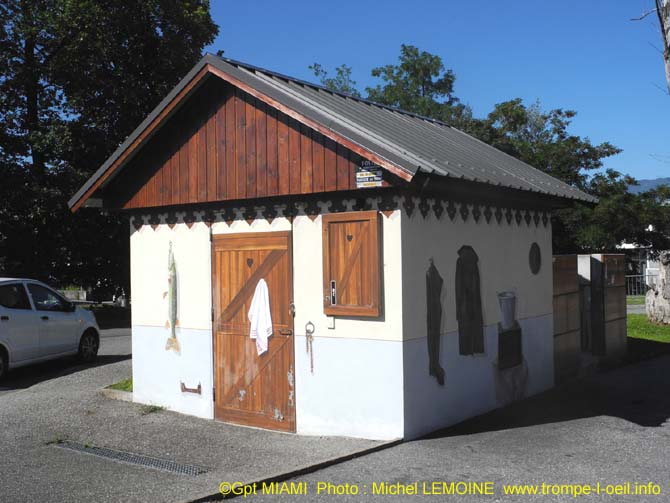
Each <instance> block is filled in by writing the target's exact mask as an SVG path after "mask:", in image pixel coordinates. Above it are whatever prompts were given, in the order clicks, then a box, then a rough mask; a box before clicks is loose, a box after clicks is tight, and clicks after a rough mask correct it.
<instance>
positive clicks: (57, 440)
mask: <svg viewBox="0 0 670 503" xmlns="http://www.w3.org/2000/svg"><path fill="white" fill-rule="evenodd" d="M66 440H67V439H66V438H65V437H63V436H61V435H56V436H55V437H54V438H52V439H51V440H47V441H46V442H45V443H44V445H58V444H62V443H63V442H65V441H66Z"/></svg>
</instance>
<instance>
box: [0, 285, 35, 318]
mask: <svg viewBox="0 0 670 503" xmlns="http://www.w3.org/2000/svg"><path fill="white" fill-rule="evenodd" d="M3 286H18V287H19V288H22V289H23V295H24V296H25V300H26V301H27V302H28V306H27V307H7V306H4V305H2V304H0V309H10V310H14V311H34V308H33V303H32V298H31V297H30V292H28V289H27V288H26V285H25V284H24V283H23V282H22V281H12V282H6V283H2V284H0V288H1V287H3Z"/></svg>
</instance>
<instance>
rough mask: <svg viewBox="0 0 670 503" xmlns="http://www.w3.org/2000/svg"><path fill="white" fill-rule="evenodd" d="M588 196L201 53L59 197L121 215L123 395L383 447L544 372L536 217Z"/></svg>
mask: <svg viewBox="0 0 670 503" xmlns="http://www.w3.org/2000/svg"><path fill="white" fill-rule="evenodd" d="M592 200H593V199H592V198H591V197H590V196H588V195H586V194H584V193H583V192H580V191H579V190H577V189H575V188H573V187H571V186H569V185H566V184H565V183H563V182H560V181H558V180H556V179H554V178H552V177H551V176H549V175H547V174H545V173H543V172H540V171H538V170H536V169H534V168H533V167H531V166H529V165H527V164H525V163H523V162H521V161H519V160H518V159H515V158H513V157H510V156H508V155H507V154H505V153H503V152H500V151H499V150H496V149H495V148H493V147H491V146H489V145H487V144H485V143H483V142H481V141H479V140H477V139H475V138H473V137H471V136H469V135H467V134H465V133H463V132H461V131H459V130H457V129H455V128H453V127H450V126H449V125H447V124H444V123H442V122H439V121H436V120H432V119H430V118H426V117H421V116H418V115H415V114H412V113H408V112H405V111H402V110H398V109H395V108H391V107H387V106H383V105H379V104H377V103H372V102H369V101H366V100H362V99H359V98H355V97H352V96H349V95H345V94H341V93H338V92H334V91H331V90H328V89H325V88H323V87H320V86H317V85H314V84H311V83H308V82H303V81H300V80H297V79H293V78H290V77H287V76H284V75H281V74H278V73H274V72H271V71H268V70H265V69H261V68H257V67H254V66H251V65H248V64H244V63H240V62H236V61H233V60H229V59H224V58H220V57H217V56H212V55H207V56H205V57H204V58H203V59H202V60H201V61H200V62H199V63H198V64H197V65H196V66H195V67H194V68H193V69H192V70H191V72H190V73H189V74H188V75H186V77H184V79H183V80H182V81H181V82H180V83H179V84H178V85H177V86H176V87H175V88H174V90H173V91H172V92H171V93H170V94H169V95H168V96H167V97H166V98H165V99H164V100H163V101H162V102H161V103H160V104H159V105H158V106H157V107H156V109H155V110H154V111H153V112H152V113H151V114H150V115H149V116H148V117H147V118H146V120H145V121H144V122H142V124H140V125H139V126H138V128H137V129H136V130H135V131H134V132H133V133H132V134H131V135H130V136H129V137H128V138H127V140H126V141H125V142H124V143H123V144H122V145H121V146H120V147H119V148H118V150H117V151H116V152H114V153H113V155H112V156H111V157H110V158H109V159H108V160H107V161H106V162H105V163H104V164H103V165H102V166H101V167H100V169H99V170H98V171H97V172H96V173H95V174H94V175H93V176H92V177H91V178H90V179H89V180H88V181H87V182H86V184H85V185H84V186H83V187H82V188H81V189H80V190H79V191H78V192H77V194H75V195H74V196H73V198H72V199H71V200H70V207H71V209H72V210H73V211H77V210H78V209H79V208H80V207H82V206H83V205H89V206H95V207H101V208H103V209H106V210H109V211H119V212H123V213H125V214H127V215H128V217H129V221H130V226H129V227H130V233H131V237H130V248H131V249H130V256H131V293H132V346H133V362H132V368H133V383H134V400H135V401H137V402H141V403H147V404H156V405H161V406H164V407H167V408H169V409H171V410H175V411H178V412H182V413H184V414H191V415H195V416H199V417H203V418H210V419H215V420H219V421H225V422H230V423H236V424H243V425H248V426H255V427H261V428H268V429H273V430H282V431H287V432H295V433H298V434H309V435H341V436H351V437H364V438H373V439H394V438H414V437H417V436H419V435H422V434H425V433H428V432H430V431H433V430H435V429H438V428H441V427H445V426H449V425H452V424H454V423H457V422H459V421H462V420H464V419H467V418H469V417H472V416H475V415H478V414H482V413H484V412H487V411H490V410H492V409H494V408H497V407H500V406H503V405H506V404H508V403H510V402H511V401H514V400H518V399H521V398H523V397H526V396H530V395H533V394H536V393H539V392H541V391H544V390H546V389H548V388H551V387H552V386H553V385H554V342H553V332H554V331H553V308H552V262H551V257H552V244H551V243H552V240H551V221H550V216H551V211H552V210H553V209H555V208H558V207H562V206H566V205H569V204H571V203H572V202H574V201H584V202H589V201H592ZM256 331H257V332H258V334H257V333H256ZM268 334H269V335H268ZM252 335H256V338H252V337H251V336H252ZM263 344H265V346H264V347H261V346H262V345H263Z"/></svg>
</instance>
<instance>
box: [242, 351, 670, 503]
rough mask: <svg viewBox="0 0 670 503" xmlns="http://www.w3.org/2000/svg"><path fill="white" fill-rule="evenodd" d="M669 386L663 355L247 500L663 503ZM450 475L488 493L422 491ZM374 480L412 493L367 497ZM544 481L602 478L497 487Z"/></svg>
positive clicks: (669, 465)
mask: <svg viewBox="0 0 670 503" xmlns="http://www.w3.org/2000/svg"><path fill="white" fill-rule="evenodd" d="M668 389H670V356H663V357H658V358H655V359H652V360H647V361H644V362H641V363H638V364H635V365H629V366H626V367H622V368H619V369H615V370H612V371H608V372H605V373H603V374H599V375H597V376H594V377H591V378H589V379H585V380H582V381H576V382H573V383H570V384H568V385H566V386H563V387H561V388H558V389H555V390H552V391H549V392H547V393H544V394H542V395H539V396H536V397H533V398H530V399H527V400H524V401H522V402H518V403H516V404H513V405H511V406H509V407H506V408H504V409H500V410H498V411H494V412H492V413H490V414H487V415H485V416H481V417H479V418H475V419H473V420H470V421H467V422H465V423H462V424H460V425H457V426H456V427H453V428H449V429H447V430H444V431H441V432H438V433H435V434H434V435H432V436H430V437H429V438H425V439H421V440H417V441H413V442H406V443H403V444H401V445H398V446H396V447H393V448H390V449H385V450H382V451H379V452H376V453H374V454H370V455H367V456H364V457H361V458H358V459H355V460H352V461H348V462H346V463H341V464H338V465H334V466H331V467H329V468H326V469H323V470H319V471H318V472H314V473H311V474H308V475H305V476H302V477H297V478H292V479H289V480H288V481H286V482H287V484H288V485H287V486H284V487H285V489H286V490H291V489H290V488H291V487H293V488H294V489H296V488H300V489H301V490H302V488H304V489H305V491H306V494H304V495H303V494H293V495H290V494H286V493H284V494H263V493H262V486H259V487H257V488H256V494H255V495H254V494H250V495H248V496H247V497H246V498H245V501H250V502H254V503H255V502H272V503H282V502H293V501H304V502H308V501H309V502H312V501H316V502H321V501H332V502H337V503H340V502H361V501H402V502H404V501H445V500H446V501H457V502H458V501H463V502H466V501H519V502H528V501H551V502H566V501H607V502H617V503H618V502H621V501H630V502H636V503H639V502H647V501H649V502H665V501H668V500H669V499H670V460H669V457H668V452H670V450H669V449H670V422H668V418H669V417H670V393H668ZM442 482H446V483H447V484H446V486H445V485H442ZM451 482H454V483H456V484H458V483H459V482H465V483H479V484H483V483H486V482H490V483H491V487H492V492H493V494H491V495H472V494H467V493H466V494H461V495H444V494H425V493H424V490H425V489H426V488H427V489H428V491H429V492H430V491H431V490H432V488H434V487H435V488H436V489H437V491H438V492H444V491H445V490H449V487H450V486H449V484H450V483H451ZM291 483H293V486H291ZM382 483H385V484H387V485H386V487H387V488H388V487H391V488H392V489H391V490H393V488H394V487H401V486H402V487H405V488H406V487H411V486H412V484H414V483H417V489H418V491H419V494H418V495H416V496H415V495H408V494H402V493H401V494H399V495H391V494H377V495H375V494H374V492H375V491H377V492H379V490H380V487H381V484H382ZM424 483H426V485H424ZM433 483H437V485H436V486H434V485H433ZM542 483H545V484H546V486H545V489H546V490H547V491H550V490H551V491H556V490H559V489H558V488H557V486H563V488H562V489H561V490H563V491H567V490H570V489H569V487H574V485H576V484H580V485H588V486H589V487H592V489H593V490H595V489H596V488H598V484H600V486H599V490H600V491H601V494H600V495H595V494H591V495H581V496H571V495H569V494H562V495H554V494H551V493H549V494H546V495H537V496H529V495H524V496H521V495H514V496H512V495H505V493H504V491H505V487H504V485H508V490H510V488H509V486H513V485H524V484H525V485H529V487H535V486H538V491H540V492H541V491H542V486H541V484H542ZM649 483H652V484H654V486H653V490H656V488H658V490H660V491H661V493H660V494H659V495H653V494H642V495H640V494H637V495H634V494H619V495H607V494H605V493H604V492H605V491H606V490H611V491H616V490H617V489H616V488H615V487H614V486H616V485H621V489H620V491H623V492H625V491H626V490H628V491H629V492H630V491H632V490H634V489H636V485H635V484H638V486H637V487H638V489H637V490H638V491H640V490H641V489H639V486H641V485H643V484H649ZM299 484H303V485H299ZM398 484H399V485H398ZM626 484H630V485H626ZM319 485H320V486H321V493H320V494H319V492H318V490H319ZM568 485H569V486H568ZM453 487H454V488H456V487H460V488H461V489H463V488H464V487H467V486H463V485H460V486H456V485H455V486H453ZM473 487H474V486H470V489H471V490H476V489H473ZM479 487H483V486H481V485H480V486H479ZM645 487H648V486H645ZM402 490H405V489H401V491H402ZM409 490H410V491H411V490H412V489H409ZM454 490H456V489H454ZM354 492H357V494H353V493H354Z"/></svg>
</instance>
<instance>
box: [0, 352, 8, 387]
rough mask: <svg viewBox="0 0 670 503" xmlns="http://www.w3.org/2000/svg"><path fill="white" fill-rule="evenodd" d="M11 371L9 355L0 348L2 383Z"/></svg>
mask: <svg viewBox="0 0 670 503" xmlns="http://www.w3.org/2000/svg"><path fill="white" fill-rule="evenodd" d="M8 370H9V358H7V353H5V351H4V350H2V349H1V348H0V381H2V380H3V379H4V378H5V376H6V375H7V371H8Z"/></svg>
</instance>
